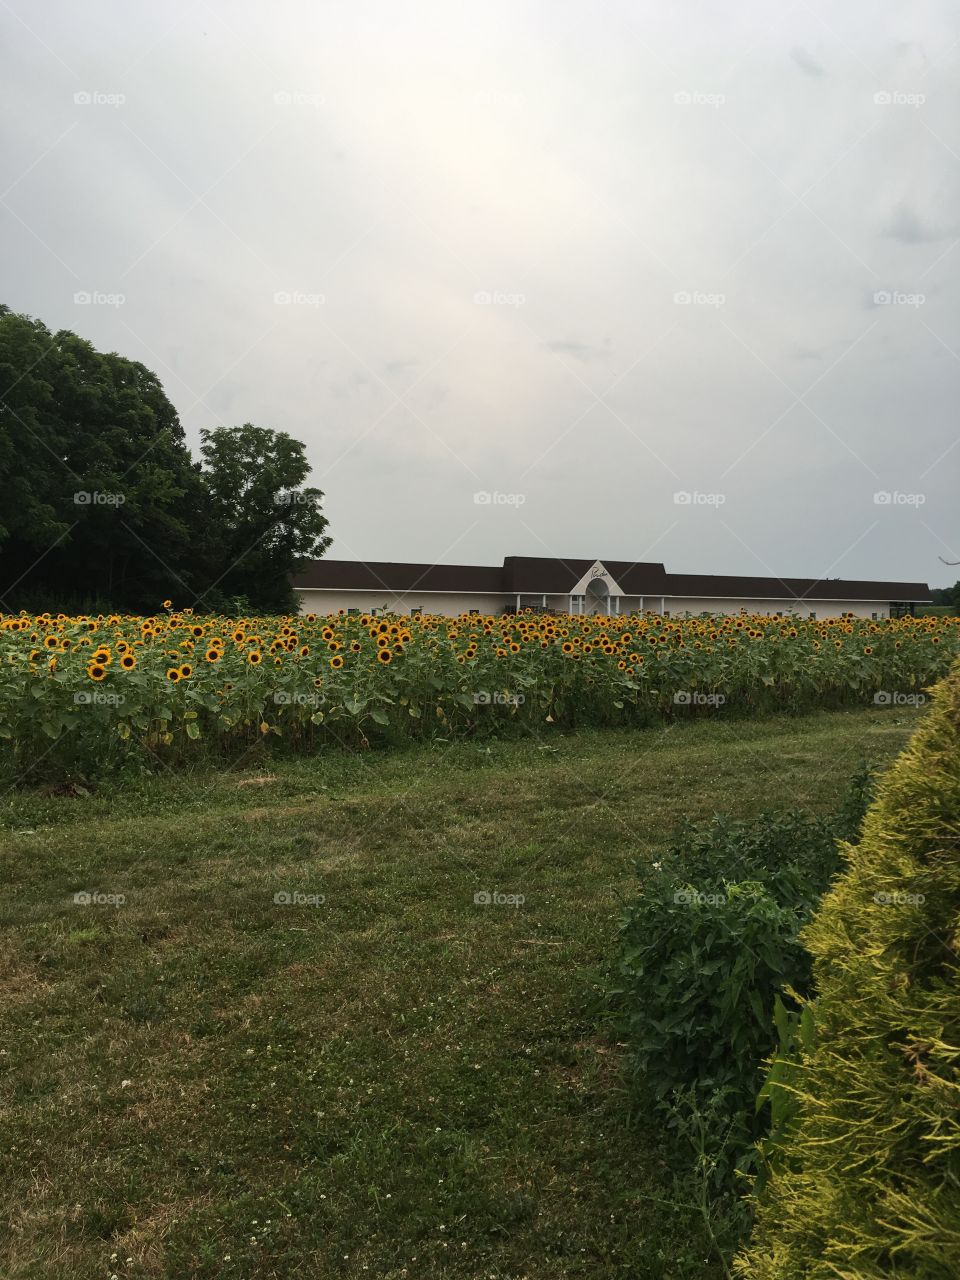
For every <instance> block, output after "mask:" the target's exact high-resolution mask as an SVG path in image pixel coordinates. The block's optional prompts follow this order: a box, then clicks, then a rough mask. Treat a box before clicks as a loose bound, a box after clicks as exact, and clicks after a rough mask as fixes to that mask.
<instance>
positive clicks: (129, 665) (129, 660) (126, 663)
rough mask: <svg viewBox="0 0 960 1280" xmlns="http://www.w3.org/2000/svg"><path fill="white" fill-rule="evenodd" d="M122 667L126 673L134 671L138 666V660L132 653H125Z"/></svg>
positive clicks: (121, 660)
mask: <svg viewBox="0 0 960 1280" xmlns="http://www.w3.org/2000/svg"><path fill="white" fill-rule="evenodd" d="M120 665H121V667H123V669H124V671H132V670H133V668H134V667H135V666H136V665H137V660H136V658H135V657H134V655H133V654H132V653H125V654H124V655H123V657H122V658H121V659H120Z"/></svg>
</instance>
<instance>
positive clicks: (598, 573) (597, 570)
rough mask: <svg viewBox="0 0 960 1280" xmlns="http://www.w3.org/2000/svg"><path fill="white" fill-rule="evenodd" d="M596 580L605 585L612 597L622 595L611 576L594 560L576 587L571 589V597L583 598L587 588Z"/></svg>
mask: <svg viewBox="0 0 960 1280" xmlns="http://www.w3.org/2000/svg"><path fill="white" fill-rule="evenodd" d="M597 578H599V579H600V580H601V581H602V582H605V583H606V585H607V590H608V591H609V592H610V594H611V595H612V596H622V595H623V594H624V592H623V590H622V589H621V588H620V586H619V585H618V584H617V583H616V582H615V581H614V580H613V576H612V574H611V573H610V572H609V570H608V569H606V568H605V567H604V565H603V564H602V563H601V562H600V561H599V560H594V562H593V564H592V565H591V566H590V568H589V569H588V570H587V572H586V573H585V574H584V575H583V577H582V578H581V579H580V581H579V582H578V583H577V585H576V586H575V587H572V588H571V590H570V594H571V595H572V596H585V595H586V594H587V587H588V586H589V584H590V583H591V582H593V581H594V580H596V579H597Z"/></svg>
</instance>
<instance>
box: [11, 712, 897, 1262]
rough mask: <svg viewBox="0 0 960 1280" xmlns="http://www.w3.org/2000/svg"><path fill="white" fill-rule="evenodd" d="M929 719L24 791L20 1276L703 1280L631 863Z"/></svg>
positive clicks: (17, 1011)
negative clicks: (621, 969) (494, 895)
mask: <svg viewBox="0 0 960 1280" xmlns="http://www.w3.org/2000/svg"><path fill="white" fill-rule="evenodd" d="M914 723H915V717H913V716H911V715H903V714H901V713H899V712H878V711H864V712H855V713H823V714H819V715H815V716H810V717H806V718H798V719H777V720H767V721H763V722H758V723H747V722H735V723H733V724H726V723H719V722H712V723H711V722H706V721H704V722H699V723H693V724H687V725H683V726H674V727H672V728H657V729H648V730H643V731H636V732H610V731H608V732H589V733H586V732H585V733H579V734H576V735H571V736H567V737H560V736H556V737H552V738H550V739H549V740H548V741H544V742H537V741H534V740H532V739H527V740H523V741H513V742H493V743H487V744H478V743H460V744H458V745H456V746H453V747H449V748H447V749H446V750H444V749H443V748H442V747H439V746H434V747H432V748H427V749H422V750H420V749H417V750H410V751H407V752H400V753H396V754H390V755H383V756H370V755H367V756H365V757H362V758H360V757H358V758H351V757H347V756H343V755H336V756H333V755H331V756H327V757H324V758H317V759H312V760H295V761H284V762H283V763H281V764H272V765H271V766H269V767H268V768H261V767H256V768H251V766H250V762H249V761H248V762H246V763H245V764H242V765H241V766H239V767H238V768H237V769H234V770H232V771H222V772H218V773H210V774H206V775H190V776H181V777H176V776H174V775H172V774H166V775H164V776H162V777H159V778H153V779H147V780H144V781H140V782H125V783H118V784H107V783H106V782H104V783H103V784H102V785H101V786H100V787H98V788H96V789H95V790H94V792H93V793H92V794H90V795H87V796H72V797H68V796H57V795H51V794H38V793H36V792H33V793H23V792H20V793H15V794H13V793H8V794H7V796H6V797H5V798H4V801H3V804H4V816H3V823H4V826H3V834H2V846H0V847H2V874H3V895H2V913H3V915H2V925H3V950H2V959H0V982H2V999H0V1021H2V1026H0V1050H2V1056H0V1081H2V1085H0V1088H2V1094H0V1098H2V1134H0V1160H2V1176H0V1182H2V1188H3V1195H4V1197H5V1199H6V1205H5V1210H6V1216H7V1217H8V1220H9V1229H7V1230H5V1231H4V1232H2V1233H0V1275H2V1276H3V1277H4V1278H5V1280H18V1278H20V1277H51V1280H52V1278H54V1277H56V1278H57V1280H60V1278H61V1277H69V1280H105V1278H109V1277H111V1276H117V1277H139V1276H150V1277H154V1276H163V1277H188V1276H202V1277H214V1276H216V1277H221V1276H222V1277H233V1276H236V1277H288V1276H289V1277H294V1276H296V1277H320V1278H323V1277H328V1276H337V1277H341V1276H343V1277H362V1276H369V1277H406V1276H410V1277H416V1276H420V1277H431V1278H432V1277H451V1278H452V1277H458V1278H459V1277H463V1278H467V1277H469V1278H470V1280H480V1278H481V1277H496V1278H497V1280H508V1278H510V1280H513V1278H519V1277H528V1278H529V1280H534V1278H535V1280H559V1278H561V1277H568V1276H569V1277H595V1278H597V1280H601V1278H604V1280H605V1278H607V1277H610V1280H612V1278H613V1277H618V1278H622V1277H624V1276H631V1277H647V1276H649V1277H654V1276H655V1277H658V1278H659V1277H670V1276H680V1275H684V1276H687V1275H691V1276H692V1275H699V1276H703V1277H708V1276H714V1275H715V1274H717V1270H716V1263H715V1260H710V1259H709V1249H708V1246H707V1245H706V1244H705V1243H704V1242H703V1240H702V1239H701V1237H700V1236H699V1234H698V1228H697V1224H696V1219H695V1217H694V1216H693V1215H692V1214H691V1213H689V1212H687V1211H685V1210H684V1209H682V1208H678V1207H673V1201H674V1189H673V1185H672V1180H671V1176H670V1174H669V1171H668V1170H667V1167H666V1165H665V1164H664V1162H663V1155H664V1151H663V1149H662V1147H661V1143H662V1142H663V1138H662V1136H661V1135H658V1134H657V1133H655V1132H653V1130H652V1128H650V1127H645V1126H644V1124H643V1122H642V1117H641V1118H640V1121H639V1122H638V1121H637V1117H636V1116H634V1117H633V1122H632V1123H630V1122H629V1119H628V1118H629V1106H628V1099H627V1097H626V1095H625V1093H624V1090H623V1080H624V1078H625V1077H624V1071H623V1062H622V1057H621V1054H622V1049H621V1048H620V1047H618V1046H617V1045H616V1043H615V1041H614V1040H613V1038H612V1037H611V1035H610V1033H609V1031H608V1030H607V1028H606V1026H605V1024H604V1020H603V1018H602V1016H601V1013H600V1005H599V1000H598V992H599V987H600V977H599V975H601V974H602V972H603V970H604V966H605V965H606V964H607V963H608V962H609V960H610V958H611V956H612V955H613V950H614V945H615V937H616V927H617V920H618V914H619V909H620V903H621V901H622V899H623V897H624V896H626V895H629V894H630V892H631V875H632V864H633V862H634V860H635V859H637V858H645V857H648V856H651V855H653V854H654V851H655V849H656V848H657V846H658V844H659V843H660V842H662V841H663V840H664V838H665V837H667V835H668V834H669V833H670V831H671V829H672V828H673V826H674V824H675V823H676V822H677V820H678V819H680V818H681V817H684V816H691V817H694V818H706V817H709V816H711V815H712V814H714V813H715V812H716V811H726V812H729V813H733V814H735V815H738V816H747V815H749V814H752V813H755V812H757V811H759V810H761V809H763V808H769V807H785V806H790V805H805V806H808V807H810V808H812V809H814V810H817V811H822V810H824V809H826V808H828V807H830V806H832V805H833V804H834V803H835V802H836V801H837V800H838V799H840V797H841V796H842V794H843V793H844V791H845V789H846V785H847V782H848V779H849V777H850V776H851V774H852V773H853V772H854V771H855V769H856V767H857V765H858V764H859V762H860V761H861V760H863V759H865V758H866V759H870V760H873V761H876V762H886V761H888V760H890V759H891V758H892V757H893V756H894V754H895V753H896V752H897V751H898V750H899V749H900V747H901V746H902V745H903V743H904V742H905V740H906V738H907V736H908V734H909V732H910V729H911V728H912V726H913V724H914ZM481 890H489V891H494V890H498V891H499V892H501V893H503V894H522V895H523V896H524V899H525V901H524V903H523V905H522V906H520V907H512V906H507V905H490V906H479V905H475V903H474V894H475V893H476V892H478V891H481ZM78 891H91V892H93V891H99V892H100V893H102V894H110V895H123V897H124V899H125V900H124V902H123V904H122V905H106V904H104V905H96V904H92V905H88V906H84V905H77V904H75V903H74V901H73V895H74V893H76V892H78ZM297 891H299V892H300V893H302V894H305V895H323V897H324V899H325V901H324V902H323V904H322V905H312V904H309V903H303V904H300V905H294V904H291V905H282V904H277V903H275V901H274V895H275V894H276V893H278V892H281V893H282V892H286V893H290V894H294V893H295V892H297Z"/></svg>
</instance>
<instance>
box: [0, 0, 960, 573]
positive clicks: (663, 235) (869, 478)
mask: <svg viewBox="0 0 960 1280" xmlns="http://www.w3.org/2000/svg"><path fill="white" fill-rule="evenodd" d="M0 29H2V38H0V101H2V107H3V110H2V112H0V136H2V156H3V162H2V174H0V190H2V194H0V268H2V271H0V280H2V289H0V300H2V301H5V302H6V303H7V304H8V305H9V306H11V307H12V308H13V309H14V310H16V311H23V312H26V313H28V314H30V315H33V316H36V317H38V318H40V319H41V320H43V321H44V322H45V323H46V324H47V325H48V326H49V327H50V328H51V329H54V330H56V329H59V328H67V329H71V330H74V331H75V332H77V333H79V334H81V335H82V336H83V337H85V338H88V339H89V340H90V341H92V342H93V343H94V344H95V345H96V346H97V347H99V348H101V349H104V350H111V351H117V352H119V353H121V354H122V355H125V356H128V357H130V358H132V359H135V360H139V361H142V362H143V363H144V364H146V365H147V366H149V367H150V368H152V369H153V370H154V371H155V372H156V373H157V374H158V375H159V377H160V378H161V380H162V381H163V384H164V386H165V389H166V392H167V394H168V396H169V397H170V399H171V400H172V401H173V403H174V404H175V406H176V407H177V410H178V412H179V414H180V418H181V421H182V422H183V424H184V427H185V429H186V431H187V436H188V440H189V442H190V444H191V447H192V448H194V449H196V446H197V444H198V442H199V432H200V431H201V429H203V428H211V427H214V426H217V425H227V426H231V425H239V424H241V423H243V422H247V421H249V422H254V423H256V424H258V425H261V426H267V427H272V428H275V429H277V430H282V431H286V432H289V433H290V434H291V435H293V436H295V437H296V438H297V439H299V440H302V441H303V442H304V444H305V445H306V448H307V453H308V457H309V460H310V462H311V465H312V467H313V476H312V478H311V482H312V483H314V484H316V485H318V486H319V487H320V488H321V489H323V491H324V493H325V494H326V498H325V503H324V505H325V510H326V512H327V514H328V516H329V520H330V529H329V532H330V533H331V534H332V536H333V540H334V541H333V546H332V547H331V549H330V551H329V553H328V554H329V555H331V556H333V557H336V558H340V559H350V560H353V559H358V560H408V561H418V562H420V561H422V562H427V563H434V562H436V563H452V564H497V563H499V562H500V561H501V559H502V558H503V557H504V556H505V555H535V556H546V555H555V556H560V557H569V558H584V559H593V558H600V559H604V558H609V559H614V560H629V561H634V560H654V561H663V562H664V563H665V564H666V567H667V569H668V570H669V571H671V572H675V573H742V574H761V575H766V574H770V575H776V576H820V575H823V576H829V577H844V578H877V579H884V580H890V579H896V580H908V581H925V582H928V583H930V584H931V585H933V586H937V585H945V584H947V583H952V582H954V581H956V580H957V577H958V575H960V570H958V569H957V568H948V567H947V566H945V565H944V564H943V563H942V562H941V559H940V558H941V557H942V558H943V559H945V560H952V561H960V502H958V501H957V492H958V487H960V486H958V479H960V423H958V417H957V412H956V406H957V401H958V388H960V306H958V303H960V283H958V282H960V275H958V272H960V109H958V108H960V76H958V74H957V72H958V62H960V44H958V39H960V9H958V8H957V7H956V6H954V5H949V4H946V3H938V2H937V0H928V2H924V0H919V3H917V2H911V3H893V4H889V3H879V4H877V3H870V4H867V3H865V2H864V0H851V3H848V4H846V5H843V6H837V5H830V4H827V3H826V2H825V0H818V3H816V4H807V3H799V4H791V3H789V0H787V3H786V4H785V5H784V6H782V7H781V6H771V5H770V4H769V3H759V2H755V0H738V2H737V3H736V4H730V3H727V4H708V3H705V2H702V0H701V2H694V0H674V2H673V3H671V4H669V5H666V4H660V5H653V4H636V3H633V4H629V3H623V2H621V0H610V2H609V3H606V4H604V5H594V4H588V3H585V2H584V0H580V2H579V3H576V4H573V3H567V2H566V0H559V2H558V0H507V2H501V0H492V2H490V3H485V4H483V5H477V4H466V3H459V2H453V0H445V2H444V3H426V2H423V0H408V2H407V3H404V4H397V3H396V2H395V0H394V2H393V3H377V2H371V0H357V2H356V3H353V4H350V5H343V4H332V3H326V2H325V0H321V2H319V3H318V2H316V0H311V2H309V3H308V2H307V0H277V2H276V3H273V4H270V5H265V4H262V3H256V4H254V3H248V2H247V0H231V3H230V4H226V3H224V2H222V0H221V2H220V3H217V4H215V5H212V4H205V3H203V2H202V0H201V2H200V3H194V2H191V3H185V2H183V0H171V2H168V3H166V4H164V5H150V6H147V5H135V6H134V5H130V4H129V3H119V2H118V0H100V3H98V4H97V5H95V6H90V5H77V4H75V3H66V0H45V3H44V4H43V5H42V6H38V5H36V4H33V3H31V4H27V3H26V2H25V0H3V2H2V4H0Z"/></svg>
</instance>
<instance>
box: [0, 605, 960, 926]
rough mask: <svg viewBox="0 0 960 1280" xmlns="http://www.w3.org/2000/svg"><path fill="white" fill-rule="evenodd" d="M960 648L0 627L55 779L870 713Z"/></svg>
mask: <svg viewBox="0 0 960 1280" xmlns="http://www.w3.org/2000/svg"><path fill="white" fill-rule="evenodd" d="M958 646H960V624H958V623H957V622H956V620H953V621H950V620H942V619H916V618H902V619H897V620H891V621H886V622H871V621H867V620H857V619H853V618H840V619H829V620H824V621H821V622H812V621H811V622H798V621H795V620H793V619H783V618H779V617H760V616H737V617H723V618H707V619H704V618H689V619H672V618H661V617H657V616H656V615H653V614H644V615H642V616H637V615H634V616H630V617H623V618H619V619H617V620H616V622H615V623H612V622H611V620H610V619H608V618H595V617H566V616H558V617H552V616H548V615H529V616H523V615H521V616H519V617H517V616H507V615H505V616H503V617H499V618H496V617H485V616H481V615H464V616H461V617H460V618H457V619H450V618H444V617H437V616H431V615H418V616H414V617H410V618H390V617H372V616H370V615H368V614H359V613H358V614H355V615H347V614H343V613H341V614H339V615H334V616H331V617H328V618H324V617H319V618H318V617H315V616H314V615H312V614H307V615H305V616H302V617H297V616H293V615H287V616H280V617H259V616H254V615H250V614H247V615H244V616H241V617H234V616H224V615H218V616H213V617H211V616H202V617H201V616H197V615H195V614H193V612H192V611H191V610H189V609H185V610H182V611H175V610H172V609H167V610H166V611H165V612H161V613H159V614H151V615H149V616H145V617H140V616H131V615H120V614H109V615H106V616H97V617H82V616H73V617H67V616H65V615H62V614H58V615H56V616H52V615H51V614H40V615H21V616H17V615H14V616H3V615H0V659H2V667H0V737H2V738H6V739H8V740H10V741H11V742H12V744H13V745H12V750H11V751H9V752H8V753H7V756H6V759H7V762H8V766H9V767H10V768H11V769H13V770H15V772H16V773H19V774H22V773H24V772H25V771H30V772H31V773H33V774H36V773H37V771H38V770H39V771H40V772H47V773H56V772H57V771H58V770H62V769H64V768H79V769H81V770H97V771H103V770H105V769H108V768H110V767H111V766H112V765H113V764H115V763H116V762H118V761H119V760H121V759H124V760H126V759H129V758H131V757H134V758H139V759H140V760H142V761H144V762H147V763H149V764H151V766H152V765H154V764H155V763H157V762H158V761H159V762H161V763H162V764H165V765H169V764H173V763H175V762H178V761H191V760H196V759H198V758H200V757H204V756H205V757H207V758H211V757H212V758H224V757H228V756H233V757H236V756H237V755H242V754H245V753H247V752H249V751H250V750H251V749H253V747H254V746H255V745H256V744H257V743H258V742H266V740H268V739H269V740H271V741H273V742H274V743H275V744H276V745H278V746H285V747H286V748H288V749H291V750H295V751H313V750H316V749H318V748H319V747H321V746H337V747H347V748H350V749H356V748H365V747H368V746H371V745H372V744H374V743H384V744H386V743H393V742H400V741H405V740H409V739H421V738H437V739H443V740H448V739H450V738H451V737H457V736H462V735H466V734H474V733H493V732H503V731H508V730H511V729H517V728H520V727H523V728H524V729H525V730H526V731H527V732H533V733H536V734H539V733H541V732H543V731H549V730H550V729H551V728H557V727H563V728H567V727H574V726H578V725H583V724H592V725H597V726H601V725H638V724H644V723H648V722H650V721H652V720H654V719H658V718H662V717H670V718H688V717H691V716H693V717H695V716H698V715H702V714H708V713H709V714H718V715H731V714H732V715H737V714H740V715H743V714H750V713H756V712H758V711H764V710H771V711H774V710H800V709H812V708H815V707H830V706H857V705H859V706H864V705H867V706H869V705H872V704H873V700H874V696H875V691H876V690H878V689H887V690H889V689H900V690H903V689H917V690H919V689H920V688H922V686H923V685H924V684H925V683H927V682H928V681H929V680H930V679H931V678H932V677H934V676H935V675H936V674H937V673H938V672H939V671H941V670H942V669H943V668H944V665H945V663H946V662H947V661H949V657H950V655H951V654H952V653H955V652H956V651H957V649H958ZM772 672H776V675H775V676H774V675H772V674H771V673H772ZM691 689H693V690H710V691H711V692H710V693H709V694H705V695H704V697H703V698H702V699H700V698H694V697H693V696H692V694H690V693H689V691H690V690H691ZM721 689H722V690H725V691H726V692H724V693H723V694H720V693H718V692H717V691H718V690H721ZM678 691H679V692H678ZM681 695H682V696H681ZM908 696H909V697H910V698H913V699H917V700H922V698H923V696H924V695H923V694H922V693H919V692H918V693H916V694H911V695H908ZM710 699H714V701H710ZM743 838H745V837H743V836H742V835H741V836H739V837H738V839H743ZM744 878H746V879H749V878H750V877H749V876H747V877H744ZM754 909H755V910H756V912H757V913H758V914H759V915H762V914H763V911H764V910H765V909H766V908H765V907H764V906H763V905H762V904H761V903H760V902H757V903H756V904H755V907H754ZM758 927H759V921H758Z"/></svg>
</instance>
